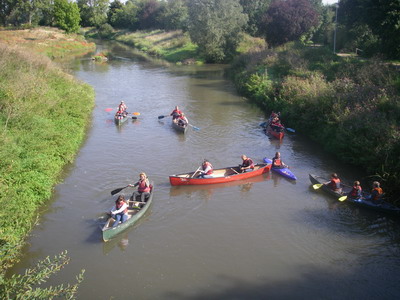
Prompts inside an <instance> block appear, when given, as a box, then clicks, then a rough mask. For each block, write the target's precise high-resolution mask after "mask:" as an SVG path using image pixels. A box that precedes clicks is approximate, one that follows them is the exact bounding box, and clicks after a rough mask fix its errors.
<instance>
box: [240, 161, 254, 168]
mask: <svg viewBox="0 0 400 300" xmlns="http://www.w3.org/2000/svg"><path fill="white" fill-rule="evenodd" d="M242 166H243V167H250V169H254V162H253V160H252V159H251V158H247V159H246V160H244V161H243V163H242Z"/></svg>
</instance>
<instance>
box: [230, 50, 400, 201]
mask: <svg viewBox="0 0 400 300" xmlns="http://www.w3.org/2000/svg"><path fill="white" fill-rule="evenodd" d="M230 75H231V78H232V80H233V81H234V82H235V85H236V86H237V88H238V90H239V92H240V93H241V94H242V95H244V96H246V97H248V98H249V99H251V100H253V101H254V102H256V103H257V104H258V105H259V106H260V107H261V108H262V109H263V110H264V112H265V114H266V117H267V116H269V114H270V112H271V111H280V112H281V114H282V120H283V122H284V123H285V124H286V125H287V126H288V127H292V128H295V129H296V131H297V132H298V133H301V134H304V135H306V136H308V137H310V138H311V139H313V140H314V141H316V142H318V143H320V144H321V145H323V146H324V147H325V149H326V150H327V151H328V152H330V153H333V154H335V155H336V156H337V158H338V159H339V160H341V161H343V162H346V163H349V164H350V165H353V166H354V167H355V168H361V169H364V170H365V172H366V176H365V177H364V178H355V180H361V181H363V182H364V183H365V184H367V185H366V186H364V188H365V189H367V190H369V188H370V186H371V182H372V181H374V180H378V181H380V182H381V184H382V186H383V188H384V191H385V192H386V196H387V197H388V199H389V200H391V202H393V203H394V204H397V205H400V162H399V160H398V157H399V156H400V118H399V116H400V74H399V72H398V71H397V70H396V69H395V67H394V66H393V65H391V64H387V63H386V62H384V61H380V60H377V59H370V60H361V59H359V58H357V57H340V56H338V55H334V54H332V52H331V50H330V49H327V48H324V47H307V46H304V45H298V44H288V45H285V46H284V47H281V48H279V49H274V50H267V49H265V50H260V51H257V52H250V53H247V54H244V55H242V56H240V57H238V58H237V60H236V61H235V62H234V63H233V64H232V68H231V70H230ZM332 171H334V170H332Z"/></svg>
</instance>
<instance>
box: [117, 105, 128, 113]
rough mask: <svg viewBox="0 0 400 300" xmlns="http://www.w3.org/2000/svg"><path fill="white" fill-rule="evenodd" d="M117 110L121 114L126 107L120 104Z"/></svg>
mask: <svg viewBox="0 0 400 300" xmlns="http://www.w3.org/2000/svg"><path fill="white" fill-rule="evenodd" d="M118 109H119V110H120V111H121V112H123V111H125V110H126V105H125V104H120V105H119V106H118Z"/></svg>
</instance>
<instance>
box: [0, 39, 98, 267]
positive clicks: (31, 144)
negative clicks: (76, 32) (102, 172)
mask: <svg viewBox="0 0 400 300" xmlns="http://www.w3.org/2000/svg"><path fill="white" fill-rule="evenodd" d="M0 65H1V68H0V95H1V97H0V108H1V109H0V125H1V127H2V128H1V130H0V140H1V141H2V147H0V190H1V191H2V193H0V203H1V206H0V236H1V239H2V240H1V241H0V242H1V244H3V245H4V246H5V247H7V249H9V252H8V256H7V258H3V257H0V265H1V268H2V269H3V267H4V266H5V264H6V263H7V261H8V260H9V259H10V258H12V257H13V256H14V255H15V254H16V253H17V251H18V249H19V247H20V246H19V245H20V243H21V240H23V238H24V237H25V235H26V234H27V232H28V231H29V230H30V229H31V225H32V220H33V218H34V217H35V215H36V210H37V208H38V207H39V206H40V205H41V204H43V203H44V202H45V201H46V200H48V199H49V198H50V196H51V193H52V187H53V185H54V184H55V183H56V182H57V181H58V176H59V174H60V172H61V170H62V168H63V166H64V165H65V164H66V163H70V162H72V161H73V159H74V157H75V153H76V152H77V151H78V149H79V147H80V145H81V142H82V140H83V138H84V136H85V129H86V124H87V122H88V118H87V116H88V114H90V111H91V108H92V107H93V99H94V93H93V89H92V88H90V87H89V86H88V85H85V84H82V83H79V82H77V81H75V80H73V79H72V77H71V76H69V75H66V74H63V73H62V72H61V71H60V70H58V69H57V68H56V67H55V66H54V65H53V64H52V63H51V61H50V60H49V59H48V58H46V57H44V56H43V57H42V56H39V55H34V54H32V53H29V52H25V51H22V50H16V49H15V48H8V47H6V46H5V45H4V44H3V45H2V44H0ZM21 203H23V204H24V205H23V206H24V209H23V210H22V209H21ZM10 211H13V218H10V217H9V212H10ZM3 259H6V260H7V261H4V260H3Z"/></svg>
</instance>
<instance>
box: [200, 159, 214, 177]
mask: <svg viewBox="0 0 400 300" xmlns="http://www.w3.org/2000/svg"><path fill="white" fill-rule="evenodd" d="M208 166H209V167H210V170H208V171H207V172H206V175H211V174H212V173H213V166H212V164H211V163H209V162H206V163H204V164H203V165H202V168H203V170H205V169H206V168H207V167H208Z"/></svg>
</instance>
